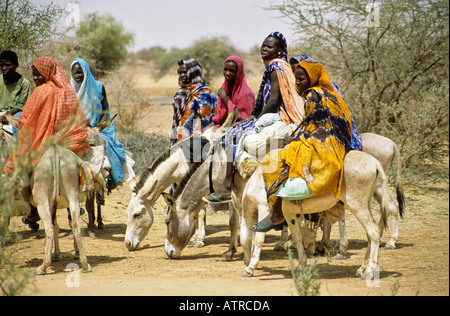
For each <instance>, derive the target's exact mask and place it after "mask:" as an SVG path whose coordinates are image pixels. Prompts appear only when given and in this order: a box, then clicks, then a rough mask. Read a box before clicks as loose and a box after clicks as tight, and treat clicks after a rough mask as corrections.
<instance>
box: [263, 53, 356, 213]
mask: <svg viewBox="0 0 450 316" xmlns="http://www.w3.org/2000/svg"><path fill="white" fill-rule="evenodd" d="M296 67H303V68H304V69H305V70H306V71H307V73H308V75H309V78H310V82H311V88H309V89H307V90H306V91H304V92H303V94H302V96H303V97H304V98H305V99H306V105H305V118H304V119H303V121H302V123H301V124H300V127H299V129H298V132H297V135H296V136H295V138H294V141H292V142H291V143H290V144H289V146H288V147H286V148H285V149H282V150H276V151H272V152H270V153H269V154H267V155H266V157H265V158H264V160H263V162H262V170H263V176H264V181H265V184H266V188H267V191H268V192H267V194H268V199H269V203H270V204H272V205H273V204H275V201H276V200H277V197H276V196H275V195H273V194H274V193H275V192H276V191H277V189H278V188H279V186H280V185H281V184H282V183H283V181H285V180H286V179H287V178H298V177H299V178H303V179H305V180H306V183H307V185H308V187H309V189H310V191H311V195H313V196H317V195H320V194H323V193H326V192H334V194H335V196H336V197H339V195H340V188H341V183H342V170H343V167H344V156H345V154H346V152H347V151H348V150H350V143H351V135H352V126H351V119H350V113H349V111H348V108H347V106H346V104H345V102H344V100H343V99H342V98H341V97H340V96H339V94H338V93H337V92H336V91H335V90H334V88H333V86H332V85H331V81H330V79H329V78H328V74H327V72H326V70H325V68H324V67H323V66H322V64H321V63H319V62H317V61H315V60H314V59H312V58H308V59H306V60H304V61H302V62H300V63H299V64H298V65H297V66H296Z"/></svg>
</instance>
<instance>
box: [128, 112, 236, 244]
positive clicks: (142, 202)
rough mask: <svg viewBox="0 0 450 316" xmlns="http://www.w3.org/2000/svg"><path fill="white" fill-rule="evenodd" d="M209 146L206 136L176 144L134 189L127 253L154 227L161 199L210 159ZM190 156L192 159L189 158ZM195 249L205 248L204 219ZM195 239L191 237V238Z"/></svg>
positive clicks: (233, 117)
mask: <svg viewBox="0 0 450 316" xmlns="http://www.w3.org/2000/svg"><path fill="white" fill-rule="evenodd" d="M237 113H238V112H237V108H236V110H235V111H234V112H233V113H230V114H229V115H228V117H227V119H226V120H225V122H224V124H223V125H222V127H221V128H220V129H219V130H218V131H217V132H216V135H217V138H219V137H220V136H221V135H222V136H223V135H224V133H225V128H226V127H229V126H231V124H233V123H234V122H235V121H236V118H237ZM209 151H210V143H209V142H208V141H207V139H206V138H204V137H189V138H186V139H183V140H181V141H179V142H178V143H176V144H175V145H174V146H172V148H170V149H169V150H167V151H165V152H164V153H162V154H161V155H160V156H159V157H157V158H156V159H155V160H154V162H153V163H152V164H151V166H150V167H149V168H148V169H147V170H146V171H145V172H144V174H143V175H142V176H141V177H140V179H139V181H138V182H137V183H136V184H135V185H134V186H133V187H132V191H133V193H132V196H131V200H130V202H129V204H128V208H127V217H128V220H127V230H126V233H125V245H126V247H127V248H128V250H130V251H133V250H136V249H137V247H138V246H139V244H140V242H141V241H142V240H143V239H144V238H145V236H147V234H148V232H149V230H150V228H151V226H152V225H153V206H154V204H155V202H156V200H157V199H158V197H159V196H160V195H161V193H163V192H164V191H165V190H166V189H167V188H168V187H169V186H170V185H172V184H173V183H177V184H179V183H180V181H181V180H182V179H183V178H184V177H185V176H186V175H187V174H188V173H189V170H190V169H191V167H193V166H195V165H196V164H197V163H199V162H202V161H204V159H205V158H206V157H208V156H209ZM187 157H189V158H187ZM205 214H206V212H205V209H204V207H203V208H201V210H200V211H199V214H197V215H198V216H197V218H200V219H204V217H205ZM198 225H200V227H198V228H199V229H198V230H197V232H198V234H197V239H196V242H195V244H194V246H195V247H203V246H204V243H203V238H204V237H205V227H204V220H199V221H198ZM191 237H192V236H191Z"/></svg>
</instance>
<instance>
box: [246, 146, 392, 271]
mask: <svg viewBox="0 0 450 316" xmlns="http://www.w3.org/2000/svg"><path fill="white" fill-rule="evenodd" d="M343 172H344V174H343V182H342V186H341V195H340V198H339V199H338V198H336V197H335V196H334V194H333V193H332V192H330V193H326V194H322V195H319V196H316V197H311V198H308V199H304V200H301V201H300V202H297V203H296V202H291V201H287V200H283V205H282V208H283V215H284V217H285V218H286V221H287V223H288V226H289V229H290V231H291V234H292V238H293V241H294V243H295V246H296V247H297V251H298V255H299V262H300V264H301V265H306V262H307V259H306V253H305V250H304V246H303V242H302V234H301V231H300V229H301V227H300V221H299V217H300V216H303V215H304V214H312V213H318V212H323V211H327V210H329V209H330V208H332V207H333V206H335V205H336V204H337V203H338V202H339V201H342V202H343V203H344V205H345V206H346V207H347V209H349V210H350V211H351V212H352V214H353V215H355V217H356V218H357V219H358V221H359V222H360V223H361V224H362V226H363V227H364V229H365V230H366V233H367V236H368V239H369V247H368V250H367V253H366V258H365V260H364V261H363V264H362V265H361V267H360V268H359V269H358V271H357V275H359V276H361V277H366V276H367V277H371V276H372V274H373V272H374V271H376V270H377V269H378V268H379V267H378V246H379V238H380V228H379V227H378V226H377V225H376V223H375V221H374V219H373V217H372V214H371V212H370V201H371V198H372V196H373V194H374V192H375V191H377V193H378V194H379V195H380V196H381V197H382V198H381V205H380V206H381V207H380V211H381V218H382V220H383V222H384V223H386V218H387V214H386V209H387V207H386V199H387V198H388V189H387V180H386V174H385V172H384V169H383V167H382V165H381V164H380V162H379V161H378V160H377V159H375V158H374V157H372V156H370V155H369V154H366V153H364V152H359V151H350V152H349V153H348V154H347V155H346V157H345V159H344V171H343ZM378 183H381V185H380V184H378ZM242 205H243V206H244V208H243V213H242V220H241V244H242V247H243V249H244V262H245V264H246V265H247V267H246V268H245V270H244V273H243V276H245V277H247V276H252V275H253V270H254V268H255V267H256V264H257V263H258V262H259V253H260V251H261V244H262V242H263V241H264V234H263V233H253V232H250V230H249V229H248V227H250V226H252V225H253V224H255V223H256V222H257V221H258V217H259V218H261V217H262V216H266V215H267V214H268V213H269V204H268V203H267V198H266V189H265V184H264V179H263V177H262V170H261V167H258V168H257V169H256V171H255V172H254V173H253V175H252V176H251V177H250V179H249V181H248V182H247V184H246V186H245V189H244V193H243V197H242ZM258 214H259V216H258Z"/></svg>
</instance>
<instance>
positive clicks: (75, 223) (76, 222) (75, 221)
mask: <svg viewBox="0 0 450 316" xmlns="http://www.w3.org/2000/svg"><path fill="white" fill-rule="evenodd" d="M70 200H71V202H70V214H71V216H72V232H73V236H74V238H75V242H76V245H77V248H78V251H79V254H80V263H81V266H82V267H83V272H91V271H92V268H91V266H90V265H89V263H88V261H87V257H86V254H85V252H84V248H83V244H82V241H81V227H80V205H79V204H78V199H70Z"/></svg>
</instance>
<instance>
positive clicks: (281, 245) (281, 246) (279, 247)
mask: <svg viewBox="0 0 450 316" xmlns="http://www.w3.org/2000/svg"><path fill="white" fill-rule="evenodd" d="M288 240H289V228H288V226H283V230H282V231H281V234H280V240H278V241H277V243H276V244H275V246H274V247H273V250H274V251H284V250H285V249H286V248H285V246H286V243H287V242H288Z"/></svg>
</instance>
